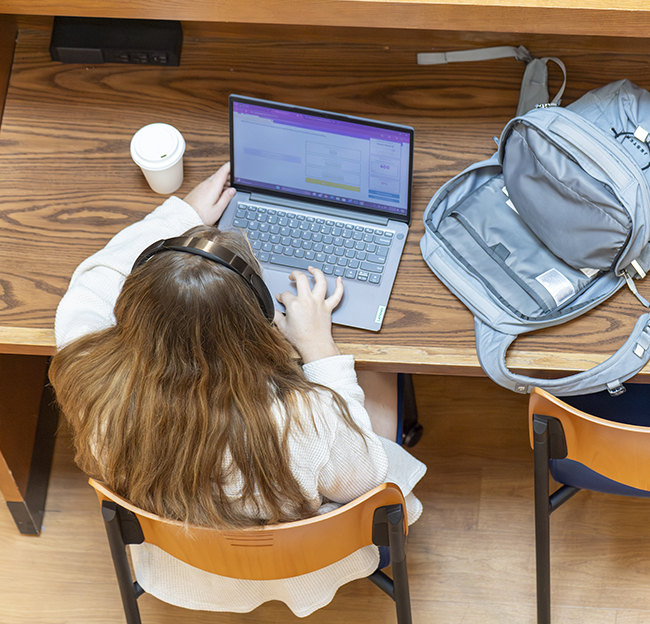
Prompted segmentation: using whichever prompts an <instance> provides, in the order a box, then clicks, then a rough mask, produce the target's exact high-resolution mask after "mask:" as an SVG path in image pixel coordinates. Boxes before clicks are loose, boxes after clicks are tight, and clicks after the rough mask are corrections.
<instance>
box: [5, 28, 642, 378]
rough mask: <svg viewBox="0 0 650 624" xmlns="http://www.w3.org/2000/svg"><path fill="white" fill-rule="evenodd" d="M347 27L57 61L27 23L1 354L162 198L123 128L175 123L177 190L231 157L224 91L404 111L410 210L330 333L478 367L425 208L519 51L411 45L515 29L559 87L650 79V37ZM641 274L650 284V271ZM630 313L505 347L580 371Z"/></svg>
mask: <svg viewBox="0 0 650 624" xmlns="http://www.w3.org/2000/svg"><path fill="white" fill-rule="evenodd" d="M199 31H200V32H199ZM354 32H355V33H356V34H355V37H351V35H350V33H351V31H350V30H349V29H333V28H332V29H327V28H322V29H314V28H303V27H295V28H292V29H287V28H284V27H280V26H266V27H261V26H260V27H254V28H252V27H250V26H241V25H229V26H228V25H220V26H219V28H218V29H215V30H214V31H212V32H210V31H205V30H201V29H198V30H196V29H195V30H193V27H191V26H190V27H188V28H186V37H185V44H184V48H183V55H182V65H181V67H179V68H156V67H148V66H136V65H97V66H83V65H62V64H58V63H53V62H52V61H51V60H50V58H49V53H48V46H49V31H48V30H47V29H44V28H39V27H37V26H34V27H32V28H27V27H23V28H22V29H21V31H20V34H19V38H18V44H17V47H16V52H15V59H14V65H13V72H12V75H11V79H10V86H9V91H8V95H7V99H6V103H5V111H4V119H3V122H2V128H1V131H0V171H1V172H2V173H1V175H0V353H2V352H4V353H34V354H48V353H52V352H53V351H54V341H53V332H52V327H53V319H54V312H55V309H56V305H57V303H58V301H59V300H60V298H61V296H62V295H63V294H64V292H65V290H66V287H67V284H68V281H69V278H70V275H71V274H72V271H73V270H74V268H75V267H76V266H77V265H78V264H79V262H80V261H81V260H83V259H84V258H85V257H87V256H88V255H90V254H91V253H93V252H94V251H95V250H97V249H98V248H100V247H101V246H103V245H104V244H105V242H106V241H107V240H108V239H109V238H110V237H111V236H112V235H113V234H114V233H116V232H118V231H119V230H120V229H122V228H123V227H125V226H126V225H128V224H129V223H132V222H133V221H135V220H137V219H139V218H141V217H143V216H144V215H145V214H147V213H148V212H149V211H151V210H152V209H153V208H154V207H155V206H156V205H158V204H159V203H160V202H161V200H162V199H164V198H163V197H162V196H159V195H156V194H155V193H153V192H152V191H150V190H149V189H148V187H147V185H146V182H145V181H144V179H143V177H142V175H141V173H140V171H139V170H138V168H137V167H136V166H135V165H134V164H133V162H132V161H131V159H130V156H129V141H130V139H131V136H132V135H133V133H134V132H135V131H136V130H137V129H138V128H140V127H141V126H143V125H145V124H147V123H152V122H156V121H162V122H169V123H172V124H173V125H175V126H176V127H177V128H179V130H180V131H181V132H182V133H183V135H184V136H185V139H186V141H187V152H186V157H185V183H184V185H183V187H182V188H181V189H180V191H179V195H181V196H182V195H183V194H184V193H186V192H188V191H189V190H190V189H191V188H192V187H193V186H194V185H195V184H196V183H197V182H199V181H200V180H202V179H203V178H204V177H205V176H207V175H208V174H210V173H211V172H212V171H213V170H214V169H215V168H216V167H217V166H218V165H219V164H220V163H222V162H223V161H224V160H226V159H227V158H228V127H227V98H228V95H229V94H230V93H233V92H234V93H242V94H248V95H254V96H259V97H264V98H267V99H273V100H279V101H286V102H291V103H297V104H302V105H306V106H313V107H318V108H324V109H329V110H336V111H341V112H345V113H351V114H355V115H361V116H369V117H376V118H381V119H386V120H389V121H396V122H404V123H408V124H410V125H412V126H414V127H415V131H416V149H415V153H416V155H415V177H414V185H415V188H414V218H413V224H412V230H411V233H410V235H409V238H408V241H407V246H406V251H405V254H404V258H403V262H402V265H401V268H400V270H399V273H398V277H397V282H396V285H395V289H394V291H393V296H392V298H391V301H390V304H389V307H388V311H387V314H386V319H385V322H384V327H383V329H382V331H381V332H380V333H378V334H374V333H371V332H364V331H361V330H353V329H348V328H342V327H337V328H335V338H336V340H337V341H338V342H339V344H340V345H341V346H342V348H343V349H344V350H345V351H347V352H351V353H354V354H355V355H356V356H357V358H358V360H359V362H360V365H361V366H362V367H365V368H376V369H383V370H404V371H412V372H428V373H444V374H460V375H475V374H481V370H480V367H479V365H478V361H477V359H476V355H475V350H474V331H473V322H472V317H471V315H470V313H469V312H468V311H467V310H466V309H465V308H464V307H463V305H462V304H461V303H460V302H459V301H458V300H457V299H456V298H455V297H453V296H452V295H451V294H450V293H449V292H448V291H447V289H446V288H445V287H444V286H442V285H441V284H440V282H439V281H438V280H437V278H436V277H435V276H434V275H433V274H432V273H431V271H430V269H429V268H428V267H427V266H426V264H425V263H424V261H423V260H422V257H421V254H420V251H419V241H420V238H421V236H422V234H423V225H422V213H423V211H424V208H425V207H426V205H427V202H428V200H429V199H430V197H431V196H432V195H433V193H434V192H435V190H436V189H437V188H438V187H439V186H440V185H441V184H442V183H443V182H444V181H446V180H447V179H449V178H450V177H451V176H452V175H454V174H456V173H458V172H459V171H461V170H462V169H463V168H464V167H465V166H467V165H468V164H470V163H472V162H474V161H476V160H478V159H481V158H485V157H488V156H489V155H490V154H491V153H492V152H493V150H494V143H493V142H492V136H493V135H498V134H499V132H500V130H501V128H502V126H503V125H504V123H505V122H506V121H507V120H508V119H509V118H510V117H511V116H512V115H513V114H514V110H515V108H516V103H517V99H518V91H519V83H520V80H521V75H522V71H523V67H522V65H520V64H518V63H517V62H516V61H514V60H502V61H491V62H487V63H482V64H476V63H474V64H463V65H454V66H452V65H447V66H440V67H435V68H434V67H419V66H417V65H416V62H415V58H416V57H415V55H416V53H417V52H420V51H428V50H431V49H437V50H442V49H459V48H464V47H469V46H471V45H478V44H481V45H499V44H504V43H517V44H524V45H527V46H528V47H529V49H530V50H531V51H533V53H535V54H537V55H538V56H543V55H547V54H558V55H559V56H561V57H562V58H563V60H564V61H565V62H566V64H567V67H568V71H569V82H568V89H567V94H566V97H565V103H568V102H570V101H572V100H573V99H575V98H577V97H579V96H580V95H581V94H582V93H584V92H585V91H586V90H587V89H590V88H593V87H596V86H600V85H602V84H605V83H607V82H609V81H611V80H615V79H619V78H621V77H623V76H625V77H628V78H630V79H631V80H633V81H635V82H637V83H638V84H640V85H642V86H646V87H648V86H650V66H649V65H648V63H647V60H646V59H647V56H645V55H647V52H648V48H649V47H650V44H648V42H646V41H640V42H639V41H637V42H635V43H634V47H632V46H631V45H629V46H628V41H623V40H615V39H612V40H608V43H607V46H606V47H607V48H608V51H607V54H605V53H602V52H601V51H600V49H598V50H594V47H593V43H591V41H592V40H591V39H589V38H587V39H584V40H582V39H567V38H561V37H559V38H552V37H542V36H532V35H527V36H518V37H515V36H505V35H489V34H483V35H477V34H471V33H469V34H465V35H462V36H459V34H458V33H436V36H435V38H434V37H432V35H431V33H427V32H424V31H411V32H407V31H397V30H395V31H392V30H382V31H374V30H371V29H368V30H364V31H354ZM360 33H361V34H360ZM559 48H562V51H561V52H562V53H560V52H559V51H558V49H559ZM628 49H629V51H628ZM632 52H634V54H632ZM552 82H553V84H555V83H556V82H557V77H556V76H553V79H552ZM640 290H641V291H642V292H643V293H645V295H646V296H650V282H649V283H644V284H641V287H640ZM642 312H643V310H642V309H641V306H640V304H638V303H637V302H636V300H635V299H634V298H633V297H632V296H631V295H630V294H629V293H628V292H626V291H622V292H621V293H619V294H618V295H617V296H615V297H614V298H613V299H612V300H610V302H608V303H607V304H606V305H603V306H601V307H600V308H598V309H597V310H594V311H593V312H591V313H590V314H588V315H586V316H584V317H582V318H581V319H578V320H576V321H573V322H571V323H568V324H566V325H563V326H562V327H559V328H555V329H552V330H546V331H543V332H538V333H537V334H535V335H534V336H532V337H526V338H523V339H521V340H518V341H517V343H516V344H515V347H514V348H513V349H512V353H511V356H510V364H511V366H514V367H516V368H517V369H518V370H535V371H541V372H542V374H549V375H550V374H553V373H554V372H555V371H566V370H583V369H585V368H587V367H589V366H591V365H592V364H593V363H595V362H597V361H600V360H602V359H604V358H605V357H606V355H608V354H610V353H612V352H613V351H614V350H615V349H616V348H617V347H618V346H619V345H620V344H622V343H623V341H624V340H625V338H626V336H627V334H628V333H629V331H630V329H631V327H632V325H633V323H634V320H635V319H636V318H637V317H638V316H639V315H640V314H641V313H642ZM647 374H648V375H650V369H649V370H648V371H647Z"/></svg>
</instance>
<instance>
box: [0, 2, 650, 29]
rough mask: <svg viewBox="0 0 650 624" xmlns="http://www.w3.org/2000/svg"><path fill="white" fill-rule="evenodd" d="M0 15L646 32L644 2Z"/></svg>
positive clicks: (101, 5)
mask: <svg viewBox="0 0 650 624" xmlns="http://www.w3.org/2000/svg"><path fill="white" fill-rule="evenodd" d="M0 11H2V12H4V13H17V14H20V13H26V14H30V15H73V16H86V17H127V18H140V19H142V18H144V19H177V20H188V21H190V20H193V21H206V22H245V23H246V22H250V23H261V24H292V25H307V24H312V25H317V26H364V27H374V28H394V27H396V26H397V27H399V28H413V29H421V28H431V29H437V30H454V31H461V32H462V31H467V30H473V31H492V32H518V33H550V34H571V35H604V36H627V37H637V36H639V33H643V32H647V31H648V26H649V25H650V10H649V8H648V5H647V4H646V3H645V2H643V0H598V1H594V2H586V1H584V0H567V1H566V2H565V1H564V0H545V1H543V2H534V3H533V2H526V1H525V0H463V1H462V2H450V1H449V0H401V1H399V0H264V1H263V2H260V1H258V2H256V3H255V6H254V7H252V6H251V5H250V4H248V3H245V2H239V1H238V0H217V1H215V0H194V1H192V2H190V1H189V0H139V1H138V2H132V1H131V0H102V2H91V1H90V0H64V1H57V0H32V1H31V2H30V3H29V4H28V5H27V6H26V5H25V3H24V2H22V1H21V0H2V2H1V3H0Z"/></svg>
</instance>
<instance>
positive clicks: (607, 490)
mask: <svg viewBox="0 0 650 624" xmlns="http://www.w3.org/2000/svg"><path fill="white" fill-rule="evenodd" d="M549 468H550V469H551V475H552V476H553V479H555V480H556V481H557V482H558V483H562V484H564V485H572V486H573V487H577V488H580V489H581V490H593V491H594V492H602V493H603V494H616V495H618V496H638V497H643V498H650V492H649V491H647V490H639V489H637V488H633V487H630V486H629V485H624V484H622V483H619V482H618V481H614V480H612V479H608V478H607V477H604V476H603V475H601V474H599V473H598V472H596V471H594V470H591V469H590V468H587V467H586V466H585V465H584V464H581V463H580V462H577V461H574V460H572V459H551V460H550V461H549Z"/></svg>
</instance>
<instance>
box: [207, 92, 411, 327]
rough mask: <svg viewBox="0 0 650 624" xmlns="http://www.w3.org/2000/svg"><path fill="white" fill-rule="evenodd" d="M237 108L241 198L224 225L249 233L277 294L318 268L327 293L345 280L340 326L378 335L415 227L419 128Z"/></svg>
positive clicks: (241, 100) (247, 101)
mask: <svg viewBox="0 0 650 624" xmlns="http://www.w3.org/2000/svg"><path fill="white" fill-rule="evenodd" d="M229 110H230V165H231V171H230V181H231V185H232V186H233V187H234V188H235V189H236V191H237V193H236V194H235V196H234V197H233V199H232V200H231V202H230V204H229V206H228V208H227V210H226V212H225V213H224V215H223V216H222V218H221V220H220V221H219V227H220V228H222V229H227V228H237V229H242V230H244V231H245V232H246V234H247V236H248V239H249V241H250V243H251V245H252V247H253V249H254V251H255V254H256V256H257V258H258V259H259V261H260V264H261V265H262V268H263V278H264V281H265V282H266V285H267V286H268V288H269V290H270V291H271V294H272V295H274V296H275V294H277V293H281V292H284V291H286V290H293V292H295V288H294V287H293V283H292V282H291V281H290V280H289V274H290V273H291V272H292V271H294V270H295V269H300V270H303V271H304V272H305V273H307V267H308V266H310V265H311V266H314V267H317V268H319V269H321V270H322V271H323V273H324V274H325V277H326V279H327V281H328V294H330V293H331V292H332V291H333V289H334V286H335V280H336V277H337V276H341V277H342V278H343V284H344V286H345V292H344V295H343V299H342V301H341V303H340V304H339V306H338V307H337V308H336V309H335V310H334V313H333V315H332V321H333V322H334V323H337V324H339V325H347V326H350V327H358V328H362V329H368V330H372V331H378V330H379V329H380V328H381V325H382V321H383V319H384V315H385V312H386V307H387V305H388V299H389V297H390V293H391V290H392V288H393V282H394V280H395V275H396V273H397V267H398V264H399V261H400V257H401V255H402V251H403V249H404V244H405V242H406V236H407V234H408V228H409V224H410V221H411V187H412V179H413V128H411V127H409V126H403V125H398V124H392V123H386V122H382V121H374V120H371V119H362V118H359V117H352V116H349V115H341V114H337V113H330V112H326V111H321V110H316V109H311V108H304V107H301V106H292V105H289V104H281V103H278V102H270V101H267V100H260V99H257V98H251V97H245V96H240V95H231V96H230V98H229ZM310 279H311V278H310ZM312 281H313V280H312ZM276 308H277V309H279V310H283V306H282V304H280V303H279V302H276Z"/></svg>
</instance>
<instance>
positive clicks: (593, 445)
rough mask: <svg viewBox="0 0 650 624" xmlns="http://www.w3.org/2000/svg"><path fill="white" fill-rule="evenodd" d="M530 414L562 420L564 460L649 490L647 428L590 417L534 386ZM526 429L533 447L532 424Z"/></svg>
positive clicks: (649, 435) (649, 462)
mask: <svg viewBox="0 0 650 624" xmlns="http://www.w3.org/2000/svg"><path fill="white" fill-rule="evenodd" d="M648 407H649V409H650V406H648ZM533 414H539V415H545V416H553V417H554V418H557V419H558V420H560V421H561V422H562V427H563V428H564V434H565V437H566V444H567V450H568V455H567V459H573V460H575V461H577V462H580V463H581V464H584V465H585V466H587V468H590V469H591V470H594V471H595V472H597V473H599V474H601V475H603V476H605V477H607V478H609V479H612V480H614V481H617V482H619V483H623V484H624V485H628V486H630V487H634V488H638V489H640V490H650V427H638V426H633V425H625V424H621V423H616V422H611V421H609V420H605V419H603V418H598V417H597V416H592V415H590V414H587V413H585V412H581V411H580V410H578V409H576V408H574V407H571V406H570V405H567V404H566V403H564V402H563V401H561V400H560V399H558V398H556V397H554V396H552V395H551V394H549V393H548V392H545V391H544V390H540V389H539V388H534V389H533V391H532V393H531V395H530V401H529V403H528V417H529V420H530V421H531V422H532V417H533ZM529 431H530V443H531V446H532V445H533V433H532V426H531V427H529Z"/></svg>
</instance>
